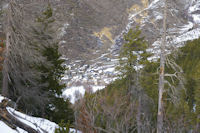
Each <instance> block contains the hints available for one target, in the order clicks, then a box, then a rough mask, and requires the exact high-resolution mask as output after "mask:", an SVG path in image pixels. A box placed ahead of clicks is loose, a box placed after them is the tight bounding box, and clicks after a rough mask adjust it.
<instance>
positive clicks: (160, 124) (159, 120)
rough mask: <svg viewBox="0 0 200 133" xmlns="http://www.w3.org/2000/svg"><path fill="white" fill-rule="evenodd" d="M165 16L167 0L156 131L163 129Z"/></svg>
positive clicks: (164, 25) (160, 132) (161, 52)
mask: <svg viewBox="0 0 200 133" xmlns="http://www.w3.org/2000/svg"><path fill="white" fill-rule="evenodd" d="M166 18H167V0H165V8H164V18H163V32H164V33H163V37H162V43H161V46H160V49H161V51H160V73H159V84H158V91H159V94H158V114H157V133H162V130H163V92H164V84H165V83H164V82H165V81H164V73H165V46H166Z"/></svg>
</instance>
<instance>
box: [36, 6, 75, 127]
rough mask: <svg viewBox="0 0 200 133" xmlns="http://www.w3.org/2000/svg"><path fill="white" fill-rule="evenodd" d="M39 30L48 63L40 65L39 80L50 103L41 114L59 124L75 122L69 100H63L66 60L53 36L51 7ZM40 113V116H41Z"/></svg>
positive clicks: (39, 18) (42, 49) (42, 17)
mask: <svg viewBox="0 0 200 133" xmlns="http://www.w3.org/2000/svg"><path fill="white" fill-rule="evenodd" d="M37 22H38V28H36V29H34V31H35V33H36V36H37V38H38V41H36V43H38V47H40V49H39V51H40V52H41V54H42V56H43V57H45V58H46V62H44V63H43V64H38V66H37V69H38V71H40V72H41V73H43V75H41V78H40V79H39V82H40V84H46V86H45V87H43V88H42V89H41V91H42V92H44V93H46V92H48V93H47V99H48V102H47V103H46V104H45V106H44V107H45V108H44V111H43V112H40V113H42V114H43V115H44V117H46V118H48V119H51V120H52V121H54V122H57V123H59V122H60V121H61V120H63V121H64V122H65V123H67V122H68V121H70V123H72V122H73V120H74V116H73V110H72V109H71V107H70V106H71V104H70V102H69V100H68V99H67V100H64V98H62V91H63V89H64V88H65V87H66V86H65V84H63V83H61V78H62V77H63V74H64V73H65V70H66V68H65V66H64V65H63V63H64V60H63V59H61V54H60V53H59V48H58V43H57V42H56V41H55V39H54V38H55V37H53V35H52V31H51V30H52V27H51V26H52V25H51V24H52V23H53V22H54V19H53V10H52V8H51V7H50V5H49V6H48V7H47V9H46V10H45V11H44V12H43V14H42V15H41V16H40V17H38V18H37ZM41 39H43V40H42V41H41ZM43 42H44V43H43ZM41 47H42V48H41ZM40 113H39V114H40Z"/></svg>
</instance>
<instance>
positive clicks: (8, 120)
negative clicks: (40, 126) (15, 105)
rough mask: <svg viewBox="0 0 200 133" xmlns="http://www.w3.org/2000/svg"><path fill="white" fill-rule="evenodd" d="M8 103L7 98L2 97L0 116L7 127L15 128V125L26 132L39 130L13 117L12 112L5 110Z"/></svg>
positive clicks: (32, 132)
mask: <svg viewBox="0 0 200 133" xmlns="http://www.w3.org/2000/svg"><path fill="white" fill-rule="evenodd" d="M7 105H8V99H3V100H2V102H1V103H0V118H1V120H2V121H4V122H5V124H7V125H8V126H9V127H11V128H13V129H16V127H19V128H21V129H23V130H25V131H27V132H28V133H40V132H39V131H36V130H35V129H34V128H32V127H30V126H29V125H27V124H25V123H23V122H21V121H20V120H18V119H17V118H15V117H14V116H13V115H12V114H10V113H9V112H8V110H7V108H6V107H7Z"/></svg>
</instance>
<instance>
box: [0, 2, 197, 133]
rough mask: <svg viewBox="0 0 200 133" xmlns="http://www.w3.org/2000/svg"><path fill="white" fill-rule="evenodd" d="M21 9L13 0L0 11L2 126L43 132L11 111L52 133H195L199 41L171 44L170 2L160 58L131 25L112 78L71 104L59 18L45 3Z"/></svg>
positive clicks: (53, 6)
mask: <svg viewBox="0 0 200 133" xmlns="http://www.w3.org/2000/svg"><path fill="white" fill-rule="evenodd" d="M68 2H69V3H70V2H71V1H68ZM22 3H23V4H21V3H20V2H19V1H17V0H11V1H9V2H8V4H7V5H6V7H5V5H4V8H3V7H2V9H1V10H0V11H1V12H0V22H1V32H0V41H1V42H0V70H1V75H0V84H1V88H0V91H1V96H3V97H4V99H3V100H2V101H1V103H0V121H3V122H4V123H5V124H6V125H8V126H9V127H11V128H12V129H17V128H18V127H19V128H21V129H23V130H24V131H27V132H28V133H42V132H44V133H47V131H39V130H36V129H34V128H32V127H31V126H30V125H28V124H26V123H24V122H23V121H20V120H19V119H17V118H16V117H15V116H14V115H13V114H12V113H11V112H9V110H8V108H13V109H14V110H16V111H19V112H21V113H23V114H27V115H29V116H33V117H40V118H44V119H48V120H50V121H52V122H55V123H56V124H57V125H58V126H57V128H56V129H55V131H53V132H55V133H73V132H74V133H77V132H78V133H79V132H81V133H199V132H200V38H199V39H194V40H191V41H187V42H184V43H182V45H181V46H174V45H169V44H171V43H172V42H170V41H171V40H170V35H169V33H168V10H170V9H169V5H168V3H167V0H165V1H164V8H163V9H164V13H163V20H162V35H161V40H160V43H159V47H158V49H159V50H158V51H159V52H158V53H156V54H155V53H154V52H152V51H150V50H149V48H150V47H151V42H150V41H148V40H147V39H146V38H145V36H144V34H143V32H144V31H143V28H142V25H139V24H135V25H134V26H133V27H132V28H130V29H129V30H128V31H127V32H124V33H123V38H122V45H121V47H120V49H119V51H118V55H117V61H118V63H117V64H116V65H115V69H114V72H113V73H117V76H116V77H115V80H113V81H112V82H110V83H109V84H106V85H105V88H104V89H101V90H97V91H96V92H93V91H92V90H90V87H88V88H85V89H88V90H86V92H85V94H84V95H83V96H82V97H81V96H80V95H79V96H77V97H78V98H77V100H76V101H75V103H71V102H70V98H66V97H64V96H63V91H64V90H65V89H66V87H67V83H66V82H64V81H63V77H64V75H65V74H66V72H68V71H70V68H69V67H67V64H66V60H65V59H64V58H63V55H62V54H63V53H62V52H61V51H62V47H61V45H60V44H59V39H60V36H59V35H58V33H57V32H58V29H59V26H60V25H59V23H60V22H61V21H62V20H60V18H59V17H61V18H62V17H63V16H62V15H61V16H59V15H58V14H62V13H64V12H62V11H60V12H59V10H56V9H59V7H58V8H55V5H53V4H52V3H51V2H49V1H48V2H44V3H43V5H42V6H43V7H41V5H39V4H41V3H37V2H32V3H31V4H30V3H26V1H23V2H22ZM71 3H73V2H71ZM38 7H39V9H38ZM74 10H75V9H74ZM77 12H78V11H77ZM88 21H89V20H88ZM190 30H191V29H190ZM67 35H68V34H67ZM66 43H68V42H66ZM79 45H80V44H79ZM68 49H70V47H69V48H68ZM88 86H89V85H88ZM72 129H74V131H72ZM0 131H1V129H0Z"/></svg>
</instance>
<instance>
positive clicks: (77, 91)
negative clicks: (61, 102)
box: [63, 85, 105, 103]
mask: <svg viewBox="0 0 200 133" xmlns="http://www.w3.org/2000/svg"><path fill="white" fill-rule="evenodd" d="M89 87H91V89H92V90H90V91H92V92H96V91H98V90H102V89H104V88H105V86H95V85H93V86H89ZM85 91H86V89H85V88H84V86H73V87H70V88H67V89H66V90H65V91H64V92H63V97H65V98H69V99H70V102H71V103H75V102H76V101H77V100H78V99H80V98H81V97H83V96H84V94H85Z"/></svg>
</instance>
